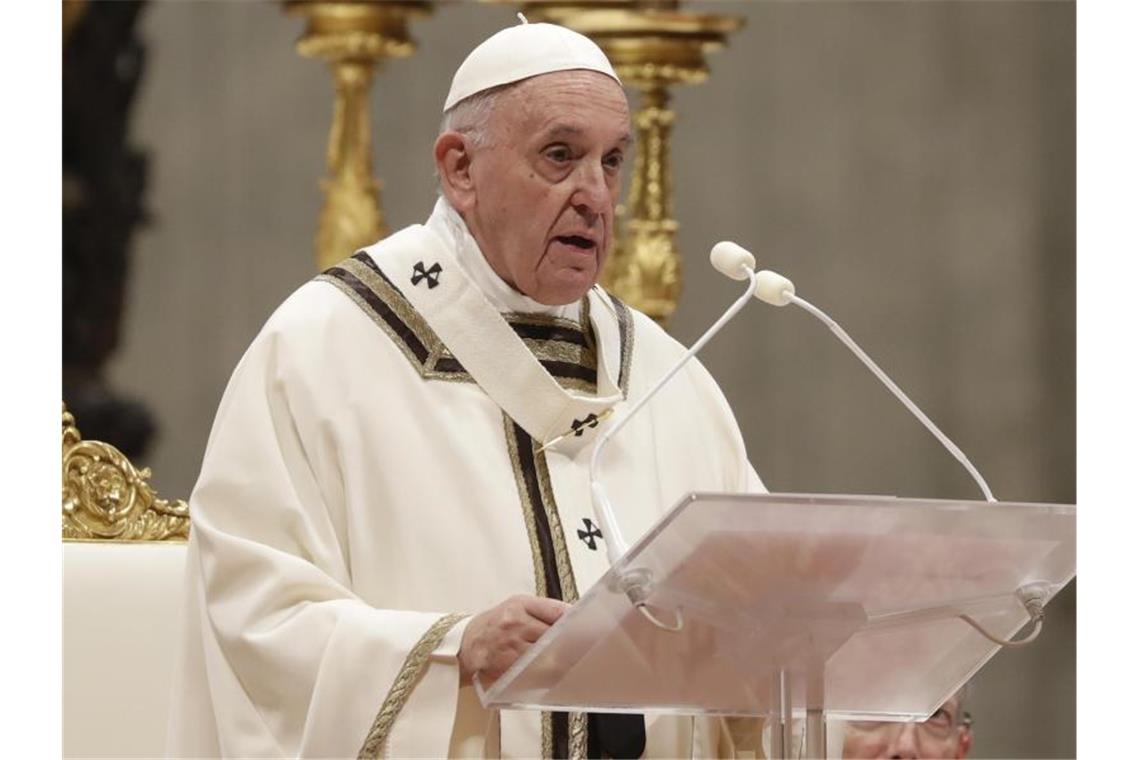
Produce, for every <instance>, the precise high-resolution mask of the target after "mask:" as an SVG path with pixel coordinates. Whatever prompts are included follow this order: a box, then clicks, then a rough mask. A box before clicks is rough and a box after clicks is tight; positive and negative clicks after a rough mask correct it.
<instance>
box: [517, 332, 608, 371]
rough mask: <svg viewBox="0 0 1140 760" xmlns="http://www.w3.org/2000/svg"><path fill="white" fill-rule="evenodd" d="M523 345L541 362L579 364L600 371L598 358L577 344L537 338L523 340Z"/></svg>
mask: <svg viewBox="0 0 1140 760" xmlns="http://www.w3.org/2000/svg"><path fill="white" fill-rule="evenodd" d="M523 343H525V344H526V347H527V348H529V349H530V352H531V353H532V354H534V355H535V357H536V358H537V359H538V360H539V361H543V360H545V361H555V362H567V363H569V364H578V365H580V366H582V367H585V368H586V369H591V370H595V371H596V370H597V369H598V357H597V355H596V354H595V353H594V352H593V351H591V350H590V349H589V348H586V347H585V346H580V345H578V344H577V343H566V342H564V341H561V340H539V339H536V338H523Z"/></svg>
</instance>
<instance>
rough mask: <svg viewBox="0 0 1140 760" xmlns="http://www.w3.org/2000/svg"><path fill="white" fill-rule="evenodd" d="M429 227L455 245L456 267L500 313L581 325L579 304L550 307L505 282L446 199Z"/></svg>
mask: <svg viewBox="0 0 1140 760" xmlns="http://www.w3.org/2000/svg"><path fill="white" fill-rule="evenodd" d="M426 226H427V227H428V229H430V230H432V231H433V232H435V233H436V234H437V235H439V236H440V237H442V238H443V239H444V240H446V241H448V242H450V243H451V244H452V247H453V250H454V251H455V258H456V263H458V264H459V266H460V268H461V269H462V270H463V273H464V274H466V275H467V277H468V279H470V280H471V282H473V283H475V285H476V286H477V287H478V288H479V290H481V291H482V292H483V295H484V296H486V298H487V300H488V301H490V302H491V305H492V306H494V307H495V308H496V309H497V310H498V311H499V313H501V314H511V313H513V314H546V315H547V316H551V317H561V318H562V319H568V320H570V321H572V322H577V321H578V317H579V314H580V312H581V308H580V305H579V303H578V302H577V301H575V302H574V303H570V304H566V305H564V306H548V305H547V304H544V303H539V302H538V301H536V300H534V299H533V298H530V297H529V296H526V295H523V294H522V293H520V292H518V291H517V290H515V289H514V288H512V287H511V286H510V285H508V284H507V283H506V282H504V281H503V278H501V277H499V275H498V273H496V272H495V270H494V269H492V268H491V265H490V264H489V263H488V262H487V257H486V256H484V255H483V251H482V250H481V249H480V248H479V243H478V242H476V241H475V238H474V237H472V235H471V232H470V230H468V229H467V223H466V222H465V221H463V217H462V216H460V215H459V212H458V211H456V210H455V208H454V207H453V206H452V205H451V204H450V203H448V202H447V199H446V198H444V197H443V196H440V198H439V200H437V201H436V203H435V208H434V209H432V212H431V216H430V217H428V220H427V223H426Z"/></svg>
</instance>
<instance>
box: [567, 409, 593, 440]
mask: <svg viewBox="0 0 1140 760" xmlns="http://www.w3.org/2000/svg"><path fill="white" fill-rule="evenodd" d="M597 426H598V415H596V414H594V413H593V412H590V413H589V414H588V415H586V419H584V420H574V421H573V422H571V423H570V429H571V430H572V431H574V437H575V438H581V437H582V433H585V432H586V428H588V427H592V428H594V427H597Z"/></svg>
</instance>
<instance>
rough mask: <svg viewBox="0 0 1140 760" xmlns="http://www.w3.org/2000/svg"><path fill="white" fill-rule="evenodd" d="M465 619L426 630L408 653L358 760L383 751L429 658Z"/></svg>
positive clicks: (449, 618) (447, 619)
mask: <svg viewBox="0 0 1140 760" xmlns="http://www.w3.org/2000/svg"><path fill="white" fill-rule="evenodd" d="M465 617H467V615H466V614H464V613H461V612H454V613H452V614H450V615H445V616H443V617H441V618H440V619H439V620H437V621H435V622H434V623H433V624H432V626H431V627H430V628H428V629H427V632H426V633H424V635H423V636H421V637H420V640H419V641H417V642H416V644H415V646H413V647H412V651H411V652H409V653H408V656H407V658H406V659H405V660H404V664H403V666H402V667H401V668H400V672H399V673H397V674H396V680H395V681H393V682H392V688H390V689H389V690H388V696H386V697H384V703H383V704H382V705H381V706H380V712H378V713H377V714H376V720H374V721H373V722H372V728H371V729H370V730H369V731H368V735H367V736H366V737H365V738H364V744H363V745H362V746H361V747H360V752H359V754H358V755H357V757H358V758H374V757H380V755H381V753H382V752H383V749H384V742H385V741H386V740H387V739H388V733H389V732H390V731H391V730H392V724H393V723H395V722H396V716H398V715H399V714H400V710H402V709H403V708H404V705H405V704H406V703H407V701H408V698H409V697H410V696H411V695H412V689H414V688H415V685H416V682H417V681H418V680H419V678H420V676H421V675H423V671H424V669H425V668H426V667H427V665H428V657H430V656H431V653H432V652H433V651H435V648H436V647H438V646H439V643H440V642H441V641H443V637H444V636H446V635H447V632H448V631H450V630H451V629H452V628H453V627H454V626H455V624H456V623H458V622H459V621H460V620H462V619H463V618H465Z"/></svg>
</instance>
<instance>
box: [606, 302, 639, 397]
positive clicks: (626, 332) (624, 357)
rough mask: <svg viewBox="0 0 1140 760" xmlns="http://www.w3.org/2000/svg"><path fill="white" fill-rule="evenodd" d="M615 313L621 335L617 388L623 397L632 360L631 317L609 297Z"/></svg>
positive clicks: (626, 390)
mask: <svg viewBox="0 0 1140 760" xmlns="http://www.w3.org/2000/svg"><path fill="white" fill-rule="evenodd" d="M610 300H611V301H613V303H614V309H615V310H616V311H617V318H618V329H619V331H620V334H621V371H620V372H619V373H618V388H619V389H620V390H621V395H622V396H623V397H624V396H626V395H627V393H628V389H629V368H630V363H631V362H632V360H633V333H634V329H633V315H632V314H631V313H630V311H629V307H628V306H626V305H625V304H624V303H622V302H621V301H620V300H618V299H617V298H615V297H613V296H610Z"/></svg>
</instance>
